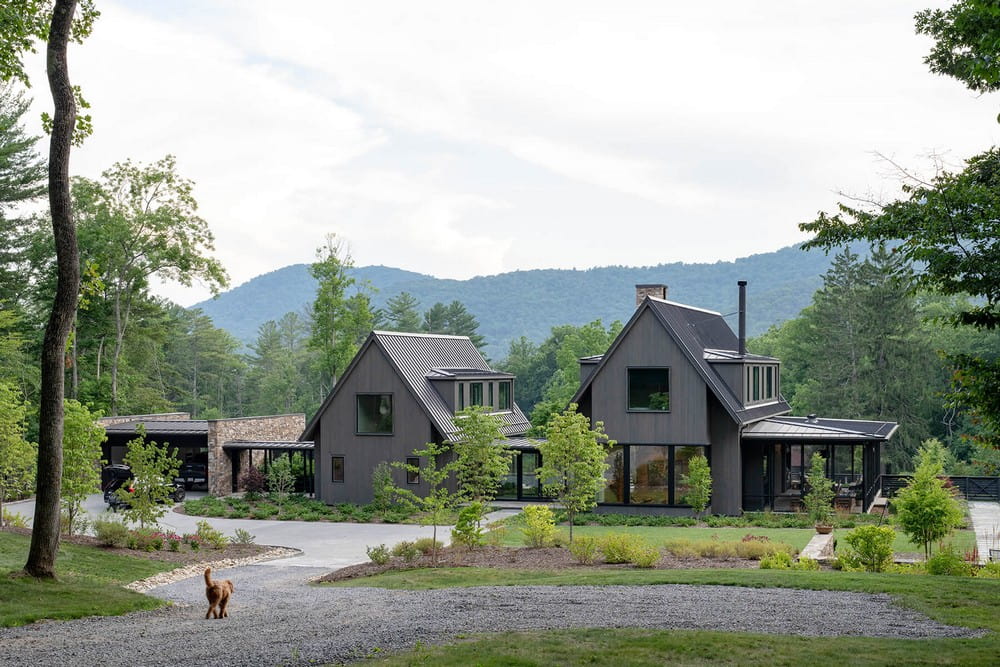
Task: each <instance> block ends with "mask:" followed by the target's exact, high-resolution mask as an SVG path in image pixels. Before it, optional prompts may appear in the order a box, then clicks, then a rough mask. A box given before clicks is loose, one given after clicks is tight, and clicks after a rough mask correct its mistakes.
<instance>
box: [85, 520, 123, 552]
mask: <svg viewBox="0 0 1000 667" xmlns="http://www.w3.org/2000/svg"><path fill="white" fill-rule="evenodd" d="M94 535H96V536H97V539H98V540H100V541H101V544H103V545H104V546H107V547H117V548H121V547H124V546H126V545H127V544H128V537H129V533H128V526H126V525H125V524H124V523H122V522H121V521H115V520H114V519H94Z"/></svg>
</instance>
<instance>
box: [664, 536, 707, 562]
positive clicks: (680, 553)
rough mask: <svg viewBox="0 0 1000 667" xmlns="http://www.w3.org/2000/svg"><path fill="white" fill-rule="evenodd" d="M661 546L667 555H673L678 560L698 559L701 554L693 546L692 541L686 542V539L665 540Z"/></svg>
mask: <svg viewBox="0 0 1000 667" xmlns="http://www.w3.org/2000/svg"><path fill="white" fill-rule="evenodd" d="M663 546H664V548H665V549H666V550H667V551H668V552H669V553H671V554H673V555H674V556H676V557H678V558H698V557H699V556H701V552H700V551H699V550H698V548H697V547H696V546H695V544H694V541H693V540H688V539H674V540H667V541H666V542H665V543H664V545H663Z"/></svg>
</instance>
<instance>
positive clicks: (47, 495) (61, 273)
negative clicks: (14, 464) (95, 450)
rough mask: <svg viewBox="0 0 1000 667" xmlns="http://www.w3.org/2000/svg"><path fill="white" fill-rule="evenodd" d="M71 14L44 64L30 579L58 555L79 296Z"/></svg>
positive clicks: (63, 12) (58, 18) (70, 1)
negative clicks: (44, 252) (44, 160)
mask: <svg viewBox="0 0 1000 667" xmlns="http://www.w3.org/2000/svg"><path fill="white" fill-rule="evenodd" d="M75 11H76V0H56V3H55V7H54V8H53V10H52V25H51V27H50V28H49V41H48V52H47V60H46V70H47V73H48V78H49V89H50V90H51V91H52V101H53V104H54V107H55V113H54V117H53V125H52V138H51V141H50V142H49V208H50V209H51V212H52V232H53V235H54V237H55V246H56V263H57V282H56V294H55V299H54V301H53V303H52V312H51V314H50V316H49V322H48V325H47V326H46V327H45V338H44V340H43V342H42V358H41V365H42V388H41V396H40V399H39V406H38V421H39V424H38V476H37V478H36V482H35V520H34V529H33V530H32V532H31V548H30V549H29V551H28V561H27V563H25V565H24V570H25V572H27V573H28V574H29V575H31V576H33V577H45V578H54V577H55V573H56V571H55V565H56V554H57V552H58V551H59V495H60V490H61V485H62V439H63V392H64V390H65V382H66V341H67V339H68V338H69V332H70V327H72V325H73V317H74V316H75V314H76V300H77V295H78V294H79V291H80V258H79V249H78V248H77V243H76V227H75V225H74V223H73V210H72V207H71V201H70V188H69V153H70V147H71V145H72V141H73V128H74V126H75V125H76V104H75V102H74V100H73V88H72V86H71V85H70V82H69V65H68V63H67V62H66V45H67V43H68V41H69V33H70V26H71V25H72V22H73V13H74V12H75Z"/></svg>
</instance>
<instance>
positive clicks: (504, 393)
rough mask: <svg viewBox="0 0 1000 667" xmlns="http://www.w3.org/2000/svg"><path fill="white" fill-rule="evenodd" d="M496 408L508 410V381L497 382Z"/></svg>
mask: <svg viewBox="0 0 1000 667" xmlns="http://www.w3.org/2000/svg"><path fill="white" fill-rule="evenodd" d="M497 399H498V400H497V410H510V381H505V382H499V383H498V384H497Z"/></svg>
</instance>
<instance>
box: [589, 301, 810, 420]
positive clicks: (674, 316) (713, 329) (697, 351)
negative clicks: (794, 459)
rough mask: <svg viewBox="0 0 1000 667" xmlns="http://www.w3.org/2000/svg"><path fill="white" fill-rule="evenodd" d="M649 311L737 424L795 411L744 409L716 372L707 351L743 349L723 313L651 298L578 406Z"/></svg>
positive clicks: (772, 406) (771, 406) (776, 406)
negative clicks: (644, 313)
mask: <svg viewBox="0 0 1000 667" xmlns="http://www.w3.org/2000/svg"><path fill="white" fill-rule="evenodd" d="M647 308H648V309H649V310H650V311H651V312H652V313H653V314H654V315H655V316H656V318H657V319H658V320H659V321H660V323H661V324H662V325H663V328H664V329H666V330H667V333H668V334H669V335H670V336H671V337H672V338H673V339H674V342H676V343H677V345H678V346H679V347H680V348H681V350H682V351H683V352H684V355H685V356H686V357H687V358H688V360H689V361H690V362H691V364H692V365H693V366H694V367H695V369H696V370H697V371H698V373H699V375H701V377H702V379H703V380H704V381H705V383H706V384H707V385H708V387H709V389H710V390H711V391H712V393H713V394H714V395H715V396H716V398H718V399H719V402H720V403H721V404H722V406H723V407H724V408H725V410H726V412H728V413H729V415H730V416H731V417H732V418H733V420H734V421H736V422H737V423H739V424H749V423H751V422H754V421H757V420H760V419H765V418H767V417H773V416H776V415H781V414H785V413H787V412H790V411H791V408H790V407H789V406H788V403H787V402H785V400H784V399H781V400H778V401H775V402H773V403H767V404H765V405H753V406H749V407H744V406H743V402H742V400H741V399H740V398H739V397H738V396H736V394H735V393H733V390H732V389H730V387H729V385H728V384H726V383H725V381H723V379H722V378H721V377H719V374H718V373H716V372H715V369H714V368H713V367H712V364H711V363H709V360H707V359H706V358H705V351H706V350H712V351H713V352H715V353H718V352H719V351H727V352H728V351H730V350H735V349H736V348H737V347H738V346H739V339H738V338H737V337H736V334H734V333H733V330H732V329H730V328H729V325H728V324H726V321H725V320H724V319H723V318H722V315H721V314H720V313H717V312H714V311H711V310H703V309H701V308H695V307H693V306H686V305H684V304H682V303H674V302H673V301H664V300H663V299H657V298H654V297H650V296H647V297H646V298H645V299H644V300H643V302H642V303H641V304H640V306H639V308H637V309H636V311H635V314H634V315H633V316H632V319H630V320H629V321H628V324H626V325H625V327H624V328H623V329H622V331H621V333H620V334H618V338H616V339H615V341H614V342H613V343H612V344H611V347H610V348H609V349H608V351H607V352H606V353H605V354H604V356H603V358H602V359H601V362H600V364H599V365H598V367H597V369H596V370H595V371H594V372H593V373H591V374H590V376H589V377H588V378H587V380H586V381H585V382H584V384H583V385H581V387H580V389H579V390H578V391H577V393H576V395H575V396H574V397H573V402H574V403H576V402H578V401H579V400H580V397H581V396H582V395H583V393H584V392H585V391H586V390H587V389H588V388H589V387H590V384H591V383H592V382H593V380H594V378H595V377H597V375H598V374H599V373H600V372H601V368H602V367H603V366H604V364H605V363H606V362H607V359H608V358H609V357H611V355H613V354H614V351H615V349H616V348H617V347H618V344H619V342H620V341H622V340H623V339H624V338H625V336H627V335H628V332H629V331H630V330H631V328H632V327H633V326H634V325H635V323H636V322H637V321H638V319H639V317H640V315H641V314H642V313H643V311H644V310H645V309H647ZM732 354H734V355H735V354H737V353H736V352H732Z"/></svg>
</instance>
